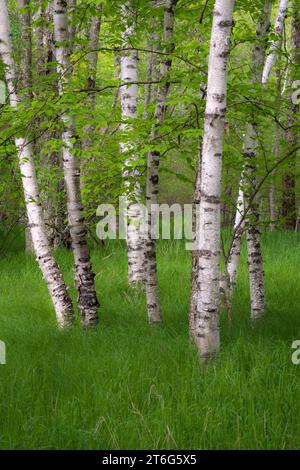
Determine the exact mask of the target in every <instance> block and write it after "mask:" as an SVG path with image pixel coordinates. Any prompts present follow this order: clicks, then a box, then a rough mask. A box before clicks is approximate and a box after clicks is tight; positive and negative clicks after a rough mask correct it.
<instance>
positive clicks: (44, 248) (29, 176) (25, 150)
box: [0, 0, 73, 326]
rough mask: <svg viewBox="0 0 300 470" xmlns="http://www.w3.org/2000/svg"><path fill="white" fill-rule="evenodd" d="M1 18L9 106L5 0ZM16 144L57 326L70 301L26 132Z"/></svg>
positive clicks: (12, 72) (12, 68)
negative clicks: (47, 224)
mask: <svg viewBox="0 0 300 470" xmlns="http://www.w3.org/2000/svg"><path fill="white" fill-rule="evenodd" d="M0 18H1V21H0V55H1V57H2V61H3V63H4V65H5V78H6V82H7V87H8V93H9V101H10V106H11V107H12V108H15V109H17V108H18V106H19V104H20V96H19V95H18V92H17V89H16V84H17V79H16V64H15V62H14V58H13V50H12V43H11V33H10V24H9V17H8V11H7V2H6V1H5V0H0ZM23 70H24V68H23ZM15 145H16V149H17V154H18V161H19V167H20V173H21V177H22V185H23V192H24V199H25V206H26V212H27V217H28V222H29V228H30V234H31V238H32V242H33V247H34V252H35V255H36V258H37V261H38V264H39V267H40V269H41V271H42V274H43V277H44V279H45V281H46V283H47V286H48V290H49V293H50V296H51V299H52V302H53V305H54V308H55V312H56V318H57V322H58V324H59V325H60V326H67V325H70V324H71V323H72V321H73V309H72V303H71V300H70V297H69V294H68V290H67V287H66V285H65V283H64V281H63V279H62V276H61V274H60V271H59V268H58V265H57V263H56V261H55V259H54V257H53V255H52V252H51V248H50V246H49V242H48V240H47V236H46V232H45V224H44V220H43V215H42V209H41V205H40V202H39V191H38V187H37V179H36V172H35V166H34V162H33V157H32V147H31V143H30V139H29V136H28V135H27V134H26V135H23V136H17V137H15Z"/></svg>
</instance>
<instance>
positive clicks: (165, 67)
mask: <svg viewBox="0 0 300 470" xmlns="http://www.w3.org/2000/svg"><path fill="white" fill-rule="evenodd" d="M175 6H176V0H166V2H165V14H164V44H165V53H166V54H170V53H172V51H173V48H174V44H173V30H174V17H175ZM171 65H172V59H171V58H170V57H169V56H168V55H167V56H166V58H165V59H163V60H162V62H161V67H160V79H161V81H162V84H160V85H159V86H158V89H157V93H156V105H155V113H154V114H155V116H154V117H155V127H154V129H153V131H152V133H151V140H152V141H154V140H157V139H158V138H159V128H160V126H161V125H162V123H163V121H164V117H165V107H166V99H167V96H168V92H169V87H170V84H169V82H168V77H169V74H170V69H171ZM159 159H160V153H159V152H158V151H152V152H150V153H149V154H148V157H147V188H146V203H147V235H146V236H147V242H146V267H147V277H146V299H147V310H148V319H149V322H150V323H159V322H160V321H161V312H160V304H159V295H158V284H157V262H156V243H155V238H154V237H153V236H152V231H153V228H154V227H152V222H153V219H155V215H154V214H153V213H152V209H153V207H155V205H157V204H158V167H159Z"/></svg>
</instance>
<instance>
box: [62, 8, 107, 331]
mask: <svg viewBox="0 0 300 470" xmlns="http://www.w3.org/2000/svg"><path fill="white" fill-rule="evenodd" d="M53 21H54V40H55V47H56V62H57V72H58V75H59V93H60V94H61V95H64V88H65V85H66V84H67V80H68V79H67V75H68V73H69V72H70V60H69V56H70V51H69V48H68V39H69V38H68V29H67V5H66V2H65V1H64V0H54V12H53ZM62 124H63V132H62V143H63V170H64V180H65V188H66V192H67V211H68V223H69V228H70V234H71V241H72V249H73V253H74V261H75V282H76V287H77V290H78V303H79V309H80V314H81V320H82V323H83V325H84V326H92V325H95V324H96V323H97V322H98V313H97V312H98V307H99V303H98V300H97V296H96V290H95V284H94V273H93V271H92V266H91V262H90V257H89V251H88V246H87V234H86V228H85V221H84V216H83V207H82V203H81V193H80V162H79V160H78V159H77V158H76V156H75V154H74V153H75V147H74V137H75V122H74V117H73V116H70V115H68V114H67V112H66V111H65V112H64V113H63V114H62Z"/></svg>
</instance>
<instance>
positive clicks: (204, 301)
mask: <svg viewBox="0 0 300 470" xmlns="http://www.w3.org/2000/svg"><path fill="white" fill-rule="evenodd" d="M234 3H235V2H234V0H216V1H215V7H214V17H213V25H212V32H211V41H210V55H209V64H208V81H207V101H206V109H205V118H204V135H203V151H202V165H201V186H200V187H201V199H200V206H199V231H198V233H197V249H198V255H199V258H198V292H197V317H196V325H195V335H196V338H195V339H196V344H197V347H198V350H199V353H200V356H201V358H202V359H203V360H208V359H210V358H213V357H214V356H215V355H216V354H218V352H219V347H220V338H219V305H220V228H221V227H220V206H221V205H220V197H221V170H222V153H223V137H224V125H225V113H226V98H227V63H228V58H229V54H230V41H229V39H230V36H231V28H232V15H233V7H234Z"/></svg>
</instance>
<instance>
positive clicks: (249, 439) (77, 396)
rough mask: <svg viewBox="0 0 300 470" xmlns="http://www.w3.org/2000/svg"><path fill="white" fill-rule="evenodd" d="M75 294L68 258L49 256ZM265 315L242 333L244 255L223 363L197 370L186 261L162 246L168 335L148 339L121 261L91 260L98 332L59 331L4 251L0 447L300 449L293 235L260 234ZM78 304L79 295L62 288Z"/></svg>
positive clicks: (113, 252)
mask: <svg viewBox="0 0 300 470" xmlns="http://www.w3.org/2000/svg"><path fill="white" fill-rule="evenodd" d="M57 256H58V259H59V262H60V264H61V266H62V268H63V271H64V274H65V278H66V280H67V282H68V283H69V285H72V264H71V255H70V253H68V252H63V251H61V252H59V253H58V254H57ZM264 256H265V262H266V264H265V268H266V269H265V270H266V288H267V304H268V309H267V315H266V317H265V318H264V319H263V320H262V321H260V322H259V323H258V324H257V325H256V326H255V327H253V326H252V325H251V324H250V322H249V293H248V281H247V269H246V262H245V253H243V257H242V262H241V270H240V273H239V277H238V287H237V291H236V295H235V299H234V316H233V323H232V327H231V328H229V327H228V323H227V317H226V314H225V313H223V314H222V318H221V336H222V354H221V360H220V361H219V362H217V363H215V364H214V365H213V366H209V367H204V366H202V365H200V364H199V361H198V359H197V354H196V351H195V349H194V347H193V346H191V345H190V344H189V341H188V331H187V314H188V313H187V312H188V300H189V278H190V258H189V253H187V252H185V251H184V249H183V245H182V244H181V243H180V242H178V243H174V242H164V243H162V244H161V245H160V246H159V284H160V294H161V303H162V310H163V315H164V323H163V325H162V326H161V327H150V326H149V325H148V324H147V320H146V309H145V301H144V295H143V293H142V292H141V291H140V290H138V291H135V290H132V289H131V288H129V287H128V286H127V282H126V256H125V251H124V250H123V249H122V247H120V246H119V245H118V244H111V245H110V246H108V247H106V249H105V250H104V251H101V250H100V249H98V250H97V251H96V250H95V251H94V252H93V262H94V267H95V271H96V273H97V277H96V281H97V290H98V293H99V297H100V300H101V304H102V305H101V323H100V325H99V327H98V328H97V329H96V330H95V331H82V329H81V328H80V326H79V325H76V326H75V327H74V328H73V329H71V330H69V331H63V332H62V331H58V330H57V328H56V326H55V319H54V313H53V310H52V306H51V302H50V300H49V297H48V294H47V290H46V288H45V285H44V283H43V281H42V280H41V276H40V274H39V272H38V269H37V267H36V264H35V261H34V260H33V259H32V258H31V257H29V256H26V255H25V254H24V253H23V252H22V247H21V246H20V243H18V244H15V245H13V246H12V248H11V251H10V252H8V253H7V254H6V256H5V257H4V258H2V259H1V262H0V271H1V272H0V279H1V281H0V339H2V340H3V341H5V343H6V346H7V365H5V366H0V400H1V406H0V448H1V449H117V448H120V449H149V448H151V449H160V448H165V449H167V448H174V449H183V448H186V449H276V448H278V449H291V448H293V449H295V448H300V437H299V436H300V400H299V392H300V365H299V366H298V367H297V366H295V365H293V364H292V362H291V344H292V342H293V341H294V340H295V339H300V289H299V286H300V270H299V265H300V237H299V235H295V234H286V233H280V232H278V233H274V234H266V235H265V236H264ZM71 292H72V295H75V291H74V288H73V287H72V288H71Z"/></svg>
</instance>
